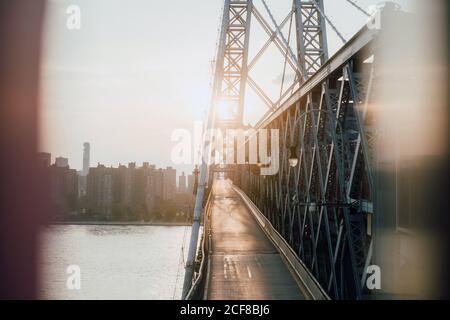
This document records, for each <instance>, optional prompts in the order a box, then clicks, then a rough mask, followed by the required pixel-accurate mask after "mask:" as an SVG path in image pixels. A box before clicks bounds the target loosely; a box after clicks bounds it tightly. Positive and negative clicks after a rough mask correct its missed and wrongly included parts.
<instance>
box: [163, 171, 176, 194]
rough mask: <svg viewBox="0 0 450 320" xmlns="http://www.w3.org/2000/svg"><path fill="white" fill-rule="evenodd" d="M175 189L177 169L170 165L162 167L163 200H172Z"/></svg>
mask: <svg viewBox="0 0 450 320" xmlns="http://www.w3.org/2000/svg"><path fill="white" fill-rule="evenodd" d="M176 191H177V170H175V169H174V168H172V167H167V168H166V169H164V194H163V199H164V200H172V199H173V198H174V196H175V193H176Z"/></svg>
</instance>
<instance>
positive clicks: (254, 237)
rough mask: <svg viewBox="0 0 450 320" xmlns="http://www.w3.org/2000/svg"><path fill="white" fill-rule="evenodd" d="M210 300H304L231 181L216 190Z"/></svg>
mask: <svg viewBox="0 0 450 320" xmlns="http://www.w3.org/2000/svg"><path fill="white" fill-rule="evenodd" d="M213 192H214V193H213V197H212V201H213V203H212V209H211V210H212V211H211V229H212V255H211V265H210V270H209V271H210V272H209V273H210V276H209V285H208V292H207V299H209V300H279V299H280V300H299V299H304V296H303V294H302V293H301V291H300V289H299V287H298V285H297V283H296V281H295V280H294V277H293V276H292V274H291V273H290V271H289V269H288V268H287V267H286V265H285V264H284V262H283V260H282V258H281V256H280V254H279V253H278V251H277V250H276V249H275V247H274V245H273V244H272V242H271V241H270V240H269V239H268V238H267V237H266V235H265V233H264V232H263V230H262V229H261V228H260V227H259V225H258V222H257V221H256V220H255V219H254V217H253V215H252V214H251V212H249V210H248V208H247V207H246V205H245V203H243V201H242V199H241V198H240V197H239V195H238V194H236V193H235V191H234V190H233V189H232V186H231V185H230V184H229V183H228V182H227V181H216V183H215V185H214V189H213Z"/></svg>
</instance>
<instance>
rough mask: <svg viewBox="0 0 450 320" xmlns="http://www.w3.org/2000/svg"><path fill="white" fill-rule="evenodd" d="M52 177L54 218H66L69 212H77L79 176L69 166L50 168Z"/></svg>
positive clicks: (51, 192)
mask: <svg viewBox="0 0 450 320" xmlns="http://www.w3.org/2000/svg"><path fill="white" fill-rule="evenodd" d="M48 172H49V177H50V195H51V198H50V200H51V202H50V203H51V210H52V218H54V219H58V220H59V219H64V217H65V216H66V215H67V214H70V213H73V212H76V202H77V198H78V176H77V172H76V170H71V169H69V166H57V165H56V164H55V165H53V166H51V167H49V168H48Z"/></svg>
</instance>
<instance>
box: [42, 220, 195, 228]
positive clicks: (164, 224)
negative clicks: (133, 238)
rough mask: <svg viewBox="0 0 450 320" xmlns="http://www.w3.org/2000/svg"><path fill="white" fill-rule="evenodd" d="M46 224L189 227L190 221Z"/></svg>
mask: <svg viewBox="0 0 450 320" xmlns="http://www.w3.org/2000/svg"><path fill="white" fill-rule="evenodd" d="M45 225H46V226H58V225H61V226H70V225H73V226H152V227H190V226H192V223H187V222H185V223H183V222H137V221H136V222H131V221H130V222H126V221H123V222H121V221H117V222H116V221H51V222H48V223H46V224H45Z"/></svg>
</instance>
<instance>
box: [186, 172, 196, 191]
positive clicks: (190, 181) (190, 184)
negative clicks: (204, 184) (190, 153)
mask: <svg viewBox="0 0 450 320" xmlns="http://www.w3.org/2000/svg"><path fill="white" fill-rule="evenodd" d="M194 184H195V176H194V175H193V174H190V175H188V189H187V192H188V193H194Z"/></svg>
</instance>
